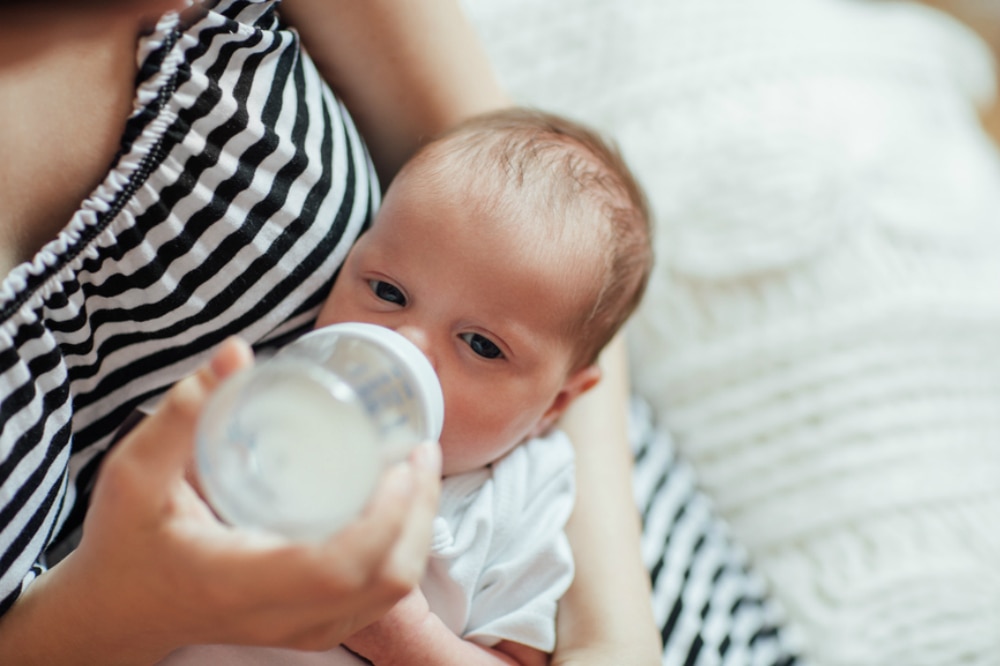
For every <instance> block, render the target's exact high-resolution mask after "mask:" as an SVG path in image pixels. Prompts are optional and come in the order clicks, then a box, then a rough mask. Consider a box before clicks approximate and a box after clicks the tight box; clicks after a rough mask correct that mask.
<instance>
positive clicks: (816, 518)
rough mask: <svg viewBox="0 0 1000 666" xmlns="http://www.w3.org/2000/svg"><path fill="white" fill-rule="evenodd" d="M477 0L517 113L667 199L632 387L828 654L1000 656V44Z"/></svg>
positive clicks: (900, 23)
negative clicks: (554, 129) (541, 120)
mask: <svg viewBox="0 0 1000 666" xmlns="http://www.w3.org/2000/svg"><path fill="white" fill-rule="evenodd" d="M466 5H467V7H468V9H469V11H470V13H471V14H472V15H473V19H474V22H475V23H476V25H477V27H478V28H479V29H480V31H481V33H482V34H483V36H484V40H485V42H486V44H487V47H488V50H489V51H490V55H491V57H492V58H493V59H494V61H495V62H496V63H497V68H498V71H499V73H500V75H501V80H502V81H503V82H504V84H505V85H507V86H508V87H509V88H510V89H511V90H512V91H513V92H514V95H515V96H516V97H517V99H518V100H519V101H522V102H528V103H531V104H536V105H542V106H546V107H548V108H552V109H555V110H558V111H563V112H565V113H568V114H570V115H573V116H575V117H577V118H580V119H583V120H585V121H588V122H591V123H593V124H595V125H597V126H598V127H600V128H603V129H605V130H606V131H608V132H609V133H611V134H612V135H613V136H614V137H615V138H617V139H618V141H619V143H620V144H621V146H622V148H623V152H624V153H625V156H626V158H627V159H628V160H629V161H630V163H631V164H632V165H633V167H634V168H635V169H636V171H637V172H638V176H639V179H640V181H642V183H643V184H644V186H645V187H646V189H647V191H648V193H649V195H650V199H651V202H652V204H653V208H654V212H655V214H656V217H657V246H656V249H657V261H658V264H657V267H656V270H655V272H654V275H653V279H652V281H651V285H650V290H649V293H648V297H647V299H646V301H645V303H644V305H643V307H642V309H641V311H640V313H639V316H638V318H637V319H636V320H635V321H634V322H633V325H632V326H631V328H630V331H629V333H630V340H631V343H632V350H633V358H634V359H635V364H634V368H633V374H634V378H635V381H636V385H637V387H638V390H639V391H640V392H641V393H642V394H644V395H645V396H646V397H647V398H648V399H650V400H651V402H652V403H653V405H654V407H655V408H656V410H657V412H658V414H657V415H658V418H659V419H661V420H662V421H663V422H664V423H666V424H667V425H668V426H669V428H670V430H671V432H672V434H673V436H674V439H675V441H676V445H677V447H678V449H679V452H680V454H681V455H682V456H684V457H685V458H686V460H688V461H689V462H690V463H691V464H692V466H693V469H694V473H695V474H696V477H697V481H698V483H699V484H701V486H702V487H703V488H704V489H705V490H706V491H707V494H708V496H709V497H711V498H712V500H713V502H714V505H715V508H716V510H717V511H718V512H719V513H720V514H721V516H722V517H723V518H724V519H725V520H726V521H728V523H729V525H730V526H731V528H732V530H733V533H734V535H735V537H736V538H737V539H738V540H739V541H740V542H741V543H742V544H743V545H745V546H746V548H747V550H748V552H749V554H750V557H751V559H752V562H753V564H754V566H756V567H757V568H758V570H760V571H762V572H763V573H764V575H765V577H766V579H767V580H768V581H769V583H770V584H771V586H772V588H773V589H774V591H775V593H776V594H777V596H778V598H779V600H780V601H781V602H783V604H784V606H785V609H786V610H787V612H788V614H789V618H790V620H791V621H792V622H794V623H795V624H796V625H797V626H798V627H799V628H801V629H802V630H803V633H804V638H805V646H806V651H807V654H808V656H810V657H812V658H813V659H814V660H815V662H816V663H819V664H828V665H831V666H832V665H839V664H862V665H867V664H871V665H873V666H876V665H878V666H881V665H884V664H907V665H910V666H919V665H921V664H927V665H928V666H931V665H933V666H938V665H940V664H997V663H1000V631H998V630H997V627H1000V565H998V564H997V563H998V562H1000V536H998V535H1000V531H998V530H997V529H996V526H997V525H998V524H1000V257H998V256H997V255H998V253H1000V159H998V154H997V150H996V146H995V145H993V144H992V143H991V142H990V141H989V140H988V138H987V137H986V136H985V135H984V133H983V132H982V130H981V128H980V125H979V123H978V118H977V115H976V113H977V112H976V105H977V104H986V103H989V102H991V101H992V99H993V96H994V94H995V91H994V88H993V86H994V81H995V72H994V70H993V63H992V60H991V59H990V56H989V52H988V50H987V49H986V47H985V46H984V45H983V44H982V43H981V42H980V41H979V40H978V39H976V38H975V37H974V35H973V34H972V33H971V32H970V31H968V30H967V29H965V28H963V27H962V26H960V25H959V24H957V23H956V22H954V21H952V20H950V19H948V18H946V17H945V16H944V15H942V14H939V13H937V12H934V11H932V10H929V9H926V8H923V7H920V6H917V5H910V4H908V3H903V2H859V1H848V0H758V1H755V2H750V1H748V0H697V1H693V0H692V1H686V0H636V1H635V2H630V3H612V2H600V1H598V0H590V1H588V2H582V3H581V2H568V1H567V0H559V1H556V0H550V1H549V2H546V3H537V5H536V4H534V3H529V2H526V1H523V2H517V1H515V2H502V3H501V2H499V1H498V2H494V3H489V2H485V3H484V2H482V0H475V1H472V0H470V1H469V2H467V3H466ZM484 5H485V6H484ZM541 5H544V6H541ZM647 528H648V526H647Z"/></svg>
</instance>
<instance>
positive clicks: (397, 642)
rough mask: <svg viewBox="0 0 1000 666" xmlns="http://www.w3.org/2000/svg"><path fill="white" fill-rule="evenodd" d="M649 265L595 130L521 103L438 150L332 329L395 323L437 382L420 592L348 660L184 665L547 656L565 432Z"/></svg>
mask: <svg viewBox="0 0 1000 666" xmlns="http://www.w3.org/2000/svg"><path fill="white" fill-rule="evenodd" d="M651 264H652V252H651V249H650V229H649V222H648V215H647V210H646V205H645V200H644V197H643V195H642V193H641V191H640V189H639V187H638V186H637V185H636V183H635V181H634V180H633V177H632V176H631V174H630V173H629V171H628V169H627V168H626V166H625V164H624V162H623V161H622V160H621V158H620V157H619V156H618V154H617V153H616V152H615V151H614V150H612V149H611V148H609V147H608V146H607V145H606V144H605V143H604V142H603V141H602V140H601V139H600V138H599V137H597V136H596V135H594V134H593V133H591V132H590V131H589V130H587V129H585V128H583V127H581V126H579V125H577V124H575V123H573V122H570V121H568V120H565V119H562V118H559V117H556V116H552V115H548V114H544V113H541V112H535V111H528V110H523V109H508V110H504V111H500V112H495V113H491V114H486V115H483V116H479V117H476V118H474V119H472V120H470V121H468V122H466V123H464V124H462V125H461V126H459V127H457V128H456V129H454V130H452V131H451V132H449V133H447V134H445V135H444V136H442V137H440V138H438V139H437V140H435V141H434V142H432V143H430V144H428V145H427V146H425V147H424V148H423V149H422V150H421V151H420V152H419V153H418V154H417V155H416V156H414V157H413V158H412V159H411V160H410V162H409V163H408V164H407V165H406V166H405V167H404V168H403V170H402V171H401V172H400V174H399V175H398V176H397V177H396V179H395V180H394V181H393V182H392V184H391V186H390V187H389V189H388V191H387V192H386V196H385V201H384V202H383V205H382V208H381V210H380V211H379V213H378V215H377V217H376V218H375V222H374V223H373V225H372V228H371V229H370V230H369V231H367V232H366V233H365V234H364V235H363V236H362V237H361V238H360V239H359V240H358V242H357V244H356V245H355V246H354V248H353V249H352V250H351V252H350V254H349V255H348V257H347V259H346V260H345V263H344V265H343V267H342V269H341V272H340V275H339V277H338V278H337V281H336V283H335V285H334V287H333V290H332V292H331V294H330V296H329V298H328V300H327V302H326V304H325V305H324V307H323V308H322V311H321V312H320V315H319V319H318V321H317V326H320V327H321V326H327V325H329V324H334V323H338V322H346V321H359V322H368V323H373V324H379V325H381V326H386V327H388V328H392V329H395V330H396V331H397V332H399V333H401V334H403V335H404V336H406V337H407V338H409V339H410V340H411V341H412V342H414V343H415V344H416V345H417V346H418V347H419V348H420V349H421V350H422V351H423V352H424V353H425V354H426V355H427V357H428V358H429V359H430V361H431V363H432V365H433V366H434V369H435V370H436V372H437V374H438V376H439V378H440V381H441V386H442V389H443V392H444V403H445V422H444V429H443V432H442V434H441V449H442V453H443V474H444V477H445V479H444V482H443V487H442V495H441V506H440V510H439V513H438V518H437V519H436V521H435V525H434V540H433V543H432V554H431V558H430V562H429V564H428V570H427V573H426V575H425V577H424V580H423V583H422V584H421V587H420V588H419V589H417V590H415V591H414V592H413V593H411V594H410V595H409V596H408V597H407V598H405V599H404V600H403V601H401V602H400V603H399V604H397V605H396V606H395V607H394V608H393V609H392V610H391V611H390V612H389V613H388V614H387V615H386V616H385V617H383V618H382V619H381V620H380V621H378V622H376V623H374V624H373V625H370V626H369V627H367V628H366V629H364V630H362V631H360V632H358V633H357V634H355V635H354V636H352V637H351V638H350V639H349V640H348V641H346V642H345V644H344V646H343V647H341V648H338V649H337V650H334V651H332V652H326V653H305V652H294V651H287V650H277V649H264V648H247V647H233V646H204V647H191V648H186V649H184V650H181V651H179V652H177V653H174V655H172V657H171V658H168V660H167V662H168V663H172V664H173V663H184V664H191V663H205V664H213V665H218V664H224V663H232V664H241V665H246V664H258V663H261V664H264V663H269V664H342V663H344V664H355V663H366V662H365V660H367V661H368V662H370V663H373V664H376V665H378V664H383V663H384V664H452V663H454V664H461V666H470V665H473V664H510V663H518V664H545V663H548V653H549V652H550V651H551V650H552V649H553V647H554V645H555V611H556V603H557V601H558V600H559V598H560V597H561V596H562V594H563V592H565V590H566V588H567V587H568V586H569V584H570V582H571V579H572V573H573V562H572V556H571V553H570V550H569V545H568V542H567V541H566V538H565V535H564V534H563V527H564V525H565V522H566V519H567V518H568V516H569V513H570V511H571V509H572V503H573V464H572V463H573V451H572V447H571V444H570V443H569V441H568V440H567V439H566V438H565V437H564V436H563V435H562V434H561V433H559V432H556V431H553V430H552V426H553V424H554V423H555V422H556V420H557V419H558V418H559V416H560V415H561V414H562V413H563V411H564V410H565V409H566V408H567V407H568V406H569V405H570V403H572V402H573V400H574V399H575V398H577V397H578V396H579V395H581V394H582V393H584V392H585V391H587V390H588V389H590V388H591V387H593V386H594V385H595V384H596V383H597V382H598V380H599V379H600V370H599V369H598V367H597V365H596V360H597V356H598V354H599V352H600V351H601V349H602V348H603V347H604V346H605V345H606V344H607V343H608V341H609V340H610V339H611V338H612V337H613V336H614V335H615V333H616V332H617V331H618V329H619V328H620V327H621V325H622V324H623V323H624V322H625V320H626V319H627V318H628V316H629V315H630V314H631V313H632V311H633V310H634V309H635V307H636V305H637V304H638V302H639V300H640V298H641V296H642V293H643V291H644V289H645V285H646V280H647V277H648V274H649V271H650V268H651ZM352 653H353V654H352ZM355 655H360V656H361V657H363V659H359V658H358V657H357V656H355Z"/></svg>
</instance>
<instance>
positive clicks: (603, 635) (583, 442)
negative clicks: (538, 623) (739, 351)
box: [553, 336, 661, 666]
mask: <svg viewBox="0 0 1000 666" xmlns="http://www.w3.org/2000/svg"><path fill="white" fill-rule="evenodd" d="M601 366H602V369H603V371H604V376H603V379H602V380H601V382H600V383H599V384H598V385H597V386H596V387H595V388H594V389H592V390H591V391H590V392H589V393H586V394H584V395H583V396H581V397H580V398H579V399H578V400H577V401H576V403H574V405H573V406H572V407H571V408H570V410H569V411H568V413H567V414H566V416H565V417H564V419H563V423H562V427H563V428H564V430H565V431H566V432H567V433H568V434H569V435H570V438H571V439H572V440H573V444H574V446H575V449H576V456H577V479H578V488H577V499H576V506H575V509H574V512H573V515H572V517H571V518H570V521H569V524H568V526H567V532H568V534H569V539H570V543H571V544H572V547H573V555H574V558H575V560H576V578H575V580H574V583H573V585H572V586H571V587H570V589H569V591H568V592H567V594H566V596H565V597H564V598H563V600H562V602H561V603H560V605H559V617H558V631H557V635H558V644H557V649H556V656H555V659H554V661H553V663H554V664H561V665H563V666H568V665H569V664H580V665H583V664H595V665H596V664H609V663H616V664H634V665H636V666H641V665H643V664H649V665H650V666H652V665H654V664H659V663H660V660H661V657H660V650H661V645H660V638H659V632H658V630H657V628H656V623H655V621H654V619H653V614H652V605H651V603H650V586H649V577H648V574H647V573H646V569H645V567H644V566H643V564H642V559H641V555H640V551H639V534H640V525H639V518H638V513H637V511H636V508H635V504H634V502H633V500H632V458H631V454H630V451H629V446H628V441H627V435H626V427H627V418H628V410H627V401H628V386H629V384H628V370H627V359H626V352H625V343H624V340H623V339H622V338H621V336H619V338H618V339H616V340H615V341H614V342H613V343H612V344H611V346H610V347H609V348H608V349H607V350H606V351H605V352H604V355H603V357H602V361H601Z"/></svg>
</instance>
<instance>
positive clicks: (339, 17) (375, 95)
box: [281, 0, 510, 183]
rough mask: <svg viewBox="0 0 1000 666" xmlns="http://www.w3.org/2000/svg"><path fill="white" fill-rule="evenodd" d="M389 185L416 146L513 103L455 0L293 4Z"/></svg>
mask: <svg viewBox="0 0 1000 666" xmlns="http://www.w3.org/2000/svg"><path fill="white" fill-rule="evenodd" d="M281 14H282V17H283V18H284V19H285V20H286V21H287V22H288V23H289V24H291V25H292V26H294V27H295V28H296V29H297V30H298V32H299V34H300V35H301V37H302V42H303V44H304V45H305V48H306V50H307V51H308V52H309V54H310V56H312V58H313V60H314V61H315V62H316V66H317V67H318V68H319V71H320V73H321V74H322V75H323V77H324V78H325V79H326V80H327V81H328V82H329V83H330V85H331V86H332V87H333V88H334V90H336V91H337V94H338V95H339V96H340V97H341V98H342V99H343V100H344V103H345V104H346V105H347V107H348V108H349V109H350V111H351V115H352V116H353V117H354V119H355V122H356V123H357V124H358V127H359V129H360V131H361V134H362V135H363V136H364V137H365V141H366V142H367V143H368V147H369V150H370V151H371V153H372V157H373V159H374V161H375V166H376V168H377V170H378V173H379V177H380V178H381V179H382V182H383V183H388V182H389V180H390V179H391V177H392V176H393V175H394V174H395V173H396V171H398V170H399V167H400V166H402V164H403V162H405V161H406V159H407V158H408V157H409V156H410V155H411V154H412V153H413V152H414V151H415V150H416V149H417V147H418V146H419V145H420V144H421V143H423V142H424V141H426V140H427V139H429V138H430V137H432V136H434V135H435V134H438V133H439V132H441V131H443V130H445V129H447V128H449V127H451V126H452V125H454V124H455V123H457V122H458V121H460V120H463V119H465V118H467V117H469V116H471V115H474V114H476V113H479V112H483V111H489V110H491V109H496V108H500V107H504V106H507V105H508V104H509V103H510V102H509V100H508V98H507V96H506V94H505V93H504V92H503V91H502V89H501V88H500V85H499V84H498V83H497V80H496V77H495V76H494V74H493V71H492V69H491V67H490V64H489V61H488V59H487V57H486V54H485V52H484V51H483V49H482V47H481V46H480V44H479V42H478V40H477V38H476V35H475V33H474V31H473V30H472V27H471V26H470V25H469V24H468V22H467V20H466V18H465V16H464V14H463V13H462V11H461V8H460V7H459V6H458V4H457V2H456V1H455V0H420V1H418V2H399V1H398V0H363V1H361V2H359V1H358V0H284V2H283V3H282V5H281Z"/></svg>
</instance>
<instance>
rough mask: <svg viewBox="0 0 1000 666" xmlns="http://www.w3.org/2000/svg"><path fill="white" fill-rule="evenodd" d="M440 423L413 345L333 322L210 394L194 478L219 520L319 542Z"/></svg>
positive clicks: (427, 371)
mask: <svg viewBox="0 0 1000 666" xmlns="http://www.w3.org/2000/svg"><path fill="white" fill-rule="evenodd" d="M442 420H443V400H442V396H441V388H440V385H439V384H438V383H437V378H436V376H435V375H434V372H433V369H432V368H431V366H430V363H429V361H427V359H426V358H425V357H424V356H423V355H422V354H421V353H420V351H419V350H418V349H417V348H416V347H414V346H413V345H412V344H411V343H410V342H409V341H408V340H406V339H405V338H403V337H402V336H400V335H398V334H396V333H395V332H393V331H390V330H389V329H384V328H381V327H377V326H372V325H369V324H338V325H335V326H331V327H328V328H325V329H321V330H318V331H314V332H312V333H310V334H308V335H305V336H303V337H302V338H300V339H299V340H297V341H296V342H294V343H292V344H291V345H289V346H288V347H286V348H285V349H283V350H282V351H281V352H280V353H279V354H277V355H276V356H275V357H274V358H272V359H269V360H266V361H264V362H262V363H260V364H259V365H257V366H256V367H254V368H252V369H250V370H248V371H245V372H243V373H239V374H237V375H235V376H234V377H232V378H230V379H229V380H227V381H226V382H225V383H224V385H223V386H222V387H220V389H219V390H218V391H217V392H216V394H215V395H214V396H213V398H212V400H211V401H210V402H209V404H208V405H207V406H206V409H205V412H204V414H203V417H202V421H201V422H200V423H199V429H198V436H197V442H196V464H197V469H198V476H199V480H200V482H201V485H202V490H203V492H204V494H205V496H206V499H207V500H208V501H209V502H210V503H211V504H212V506H213V508H214V509H215V511H216V513H218V514H219V516H220V518H222V519H223V520H225V521H227V522H229V523H231V524H233V525H237V526H240V527H247V528H260V529H264V530H268V531H271V532H277V533H279V534H284V535H285V536H288V537H290V538H294V539H322V538H324V537H326V536H329V535H330V534H333V533H334V532H335V531H337V529H339V528H340V527H342V526H343V525H344V524H345V523H346V522H348V521H349V520H351V519H352V518H353V517H355V516H356V515H358V513H359V512H360V511H361V510H362V509H363V507H364V505H365V503H366V502H367V500H368V498H369V496H370V495H371V493H372V491H373V490H374V487H375V485H376V483H377V481H378V477H379V474H380V473H381V471H382V470H383V469H384V468H385V466H386V465H389V464H392V463H393V462H396V461H398V460H401V459H402V458H404V457H405V456H406V454H407V453H408V452H409V450H410V449H411V448H412V447H413V446H414V445H415V444H416V443H418V442H420V441H424V440H427V439H437V438H438V437H439V436H440V431H441V424H442Z"/></svg>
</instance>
